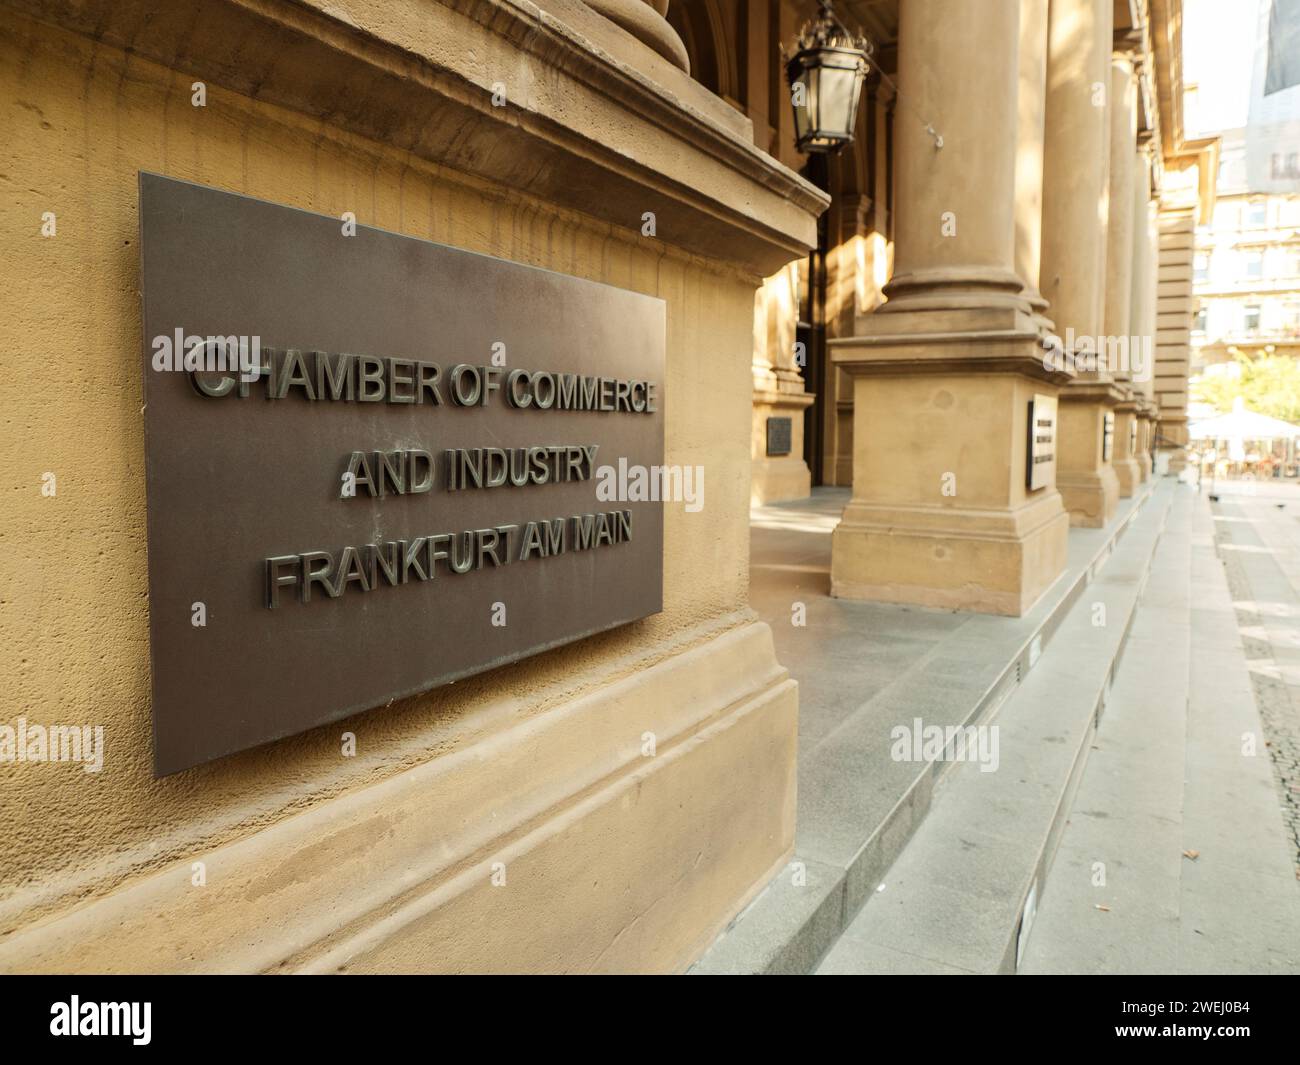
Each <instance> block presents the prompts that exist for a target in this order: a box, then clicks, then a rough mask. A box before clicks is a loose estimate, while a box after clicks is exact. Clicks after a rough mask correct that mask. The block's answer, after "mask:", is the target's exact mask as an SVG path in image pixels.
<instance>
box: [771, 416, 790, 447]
mask: <svg viewBox="0 0 1300 1065" xmlns="http://www.w3.org/2000/svg"><path fill="white" fill-rule="evenodd" d="M793 435H794V427H793V425H792V423H791V419H789V418H768V419H767V453H768V455H769V456H778V455H788V454H790V441H791V438H792V437H793Z"/></svg>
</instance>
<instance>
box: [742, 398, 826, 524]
mask: <svg viewBox="0 0 1300 1065" xmlns="http://www.w3.org/2000/svg"><path fill="white" fill-rule="evenodd" d="M814 399H816V396H814V395H813V394H812V393H811V392H779V391H775V390H766V389H755V390H754V422H753V430H752V432H753V440H752V455H753V459H752V461H751V464H750V484H749V502H750V505H751V506H758V505H761V504H763V503H784V502H788V501H790V500H794V499H807V498H808V497H809V496H810V495H812V471H811V470H809V469H808V463H806V462H805V461H804V459H803V422H804V418H803V412H804V411H805V410H807V409H808V407H809V406H811V405H812V402H813V400H814ZM771 418H789V419H790V426H789V428H790V452H789V454H787V455H768V454H767V439H768V426H767V423H768V420H769V419H771Z"/></svg>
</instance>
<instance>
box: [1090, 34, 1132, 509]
mask: <svg viewBox="0 0 1300 1065" xmlns="http://www.w3.org/2000/svg"><path fill="white" fill-rule="evenodd" d="M1136 143H1137V82H1136V80H1135V78H1134V71H1133V57H1132V55H1131V54H1129V53H1128V52H1116V53H1114V54H1113V55H1112V56H1111V60H1110V181H1109V185H1108V191H1107V200H1108V203H1109V207H1108V210H1107V225H1106V287H1105V299H1106V304H1105V313H1104V316H1103V319H1102V321H1103V325H1104V328H1105V336H1104V339H1103V341H1102V343H1100V344H1099V345H1098V354H1099V355H1102V356H1104V361H1105V362H1106V364H1107V367H1108V369H1110V371H1111V373H1112V374H1114V376H1115V380H1116V381H1117V382H1119V383H1120V384H1121V385H1122V386H1123V388H1124V392H1125V395H1124V399H1123V400H1122V401H1121V402H1120V403H1119V404H1118V405H1117V406H1116V407H1115V450H1114V455H1113V456H1112V465H1113V466H1114V467H1115V476H1116V478H1117V479H1118V480H1119V494H1120V496H1121V498H1128V497H1129V496H1131V495H1132V494H1133V493H1134V492H1135V491H1136V490H1137V486H1138V485H1139V484H1140V483H1141V480H1142V474H1141V471H1140V470H1139V469H1138V461H1137V450H1138V424H1137V423H1138V408H1139V407H1140V406H1141V400H1140V397H1139V395H1138V394H1137V392H1136V390H1135V389H1134V388H1133V387H1132V369H1131V351H1130V346H1131V344H1132V340H1131V339H1130V338H1131V336H1132V329H1131V326H1132V324H1133V323H1132V317H1131V310H1132V297H1133V256H1134V246H1135V240H1134V233H1135V215H1134V211H1133V163H1134V157H1133V153H1134V149H1135V148H1136Z"/></svg>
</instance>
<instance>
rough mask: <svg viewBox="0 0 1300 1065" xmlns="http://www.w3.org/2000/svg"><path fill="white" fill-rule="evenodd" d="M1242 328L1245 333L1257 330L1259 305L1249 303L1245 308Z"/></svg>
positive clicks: (1256, 331)
mask: <svg viewBox="0 0 1300 1065" xmlns="http://www.w3.org/2000/svg"><path fill="white" fill-rule="evenodd" d="M1244 328H1245V330H1246V332H1247V333H1258V332H1259V307H1258V306H1255V305H1251V306H1249V307H1247V308H1246V313H1245V316H1244Z"/></svg>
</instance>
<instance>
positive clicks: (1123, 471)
mask: <svg viewBox="0 0 1300 1065" xmlns="http://www.w3.org/2000/svg"><path fill="white" fill-rule="evenodd" d="M1112 465H1113V468H1114V470H1115V480H1116V482H1117V483H1118V485H1119V497H1120V499H1129V498H1130V497H1131V496H1132V495H1133V493H1134V492H1136V491H1137V487H1138V485H1140V484H1141V483H1142V469H1141V467H1140V466H1139V464H1138V461H1137V459H1136V458H1127V459H1116V460H1115V462H1114V463H1113V464H1112Z"/></svg>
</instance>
